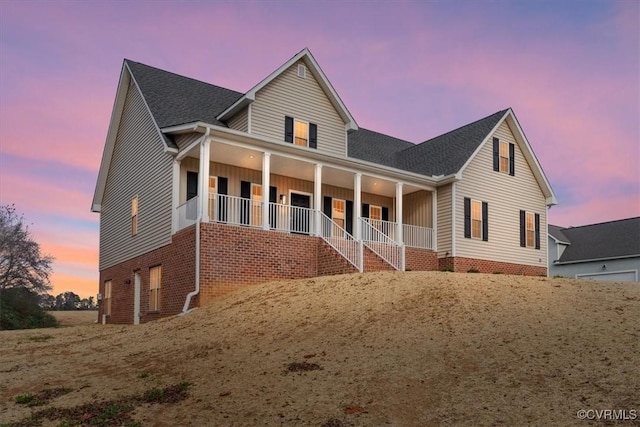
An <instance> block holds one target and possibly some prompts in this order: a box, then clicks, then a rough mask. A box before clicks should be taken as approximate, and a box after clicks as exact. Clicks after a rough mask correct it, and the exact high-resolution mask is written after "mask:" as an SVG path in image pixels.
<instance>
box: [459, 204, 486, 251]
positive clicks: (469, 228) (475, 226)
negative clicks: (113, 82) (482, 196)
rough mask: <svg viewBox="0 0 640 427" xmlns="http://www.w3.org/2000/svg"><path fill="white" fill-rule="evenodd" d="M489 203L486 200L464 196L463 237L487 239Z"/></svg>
mask: <svg viewBox="0 0 640 427" xmlns="http://www.w3.org/2000/svg"><path fill="white" fill-rule="evenodd" d="M488 217H489V205H488V204H487V202H481V201H478V200H472V199H470V198H468V197H465V198H464V237H465V238H467V239H482V240H483V241H485V242H486V241H488V240H489V219H488Z"/></svg>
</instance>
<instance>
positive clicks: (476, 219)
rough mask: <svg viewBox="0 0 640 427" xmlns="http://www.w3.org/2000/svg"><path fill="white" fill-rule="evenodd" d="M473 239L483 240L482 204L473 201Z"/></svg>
mask: <svg viewBox="0 0 640 427" xmlns="http://www.w3.org/2000/svg"><path fill="white" fill-rule="evenodd" d="M471 238H473V239H481V238H482V203H480V202H478V201H477V200H472V201H471Z"/></svg>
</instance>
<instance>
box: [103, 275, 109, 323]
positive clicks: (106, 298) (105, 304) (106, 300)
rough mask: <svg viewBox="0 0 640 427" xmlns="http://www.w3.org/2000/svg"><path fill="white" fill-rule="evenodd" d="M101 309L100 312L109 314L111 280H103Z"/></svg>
mask: <svg viewBox="0 0 640 427" xmlns="http://www.w3.org/2000/svg"><path fill="white" fill-rule="evenodd" d="M102 304H103V307H104V309H103V311H102V314H106V315H107V316H109V315H110V314H111V280H107V281H106V282H104V297H103V298H102Z"/></svg>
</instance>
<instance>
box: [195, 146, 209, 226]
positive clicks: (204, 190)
mask: <svg viewBox="0 0 640 427" xmlns="http://www.w3.org/2000/svg"><path fill="white" fill-rule="evenodd" d="M210 147H211V141H210V140H209V139H208V138H205V140H204V141H202V142H201V143H200V170H199V175H198V178H199V179H198V195H199V196H200V213H201V215H202V222H209V160H210V156H211V155H210V153H209V149H210Z"/></svg>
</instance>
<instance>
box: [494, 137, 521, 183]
mask: <svg viewBox="0 0 640 427" xmlns="http://www.w3.org/2000/svg"><path fill="white" fill-rule="evenodd" d="M515 152H516V145H515V144H513V143H511V142H505V141H500V140H499V139H498V138H493V170H494V171H496V172H502V173H508V174H509V175H511V176H514V175H515V172H516V171H515Z"/></svg>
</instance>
